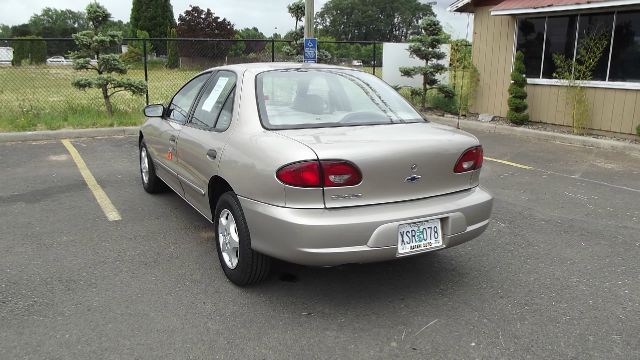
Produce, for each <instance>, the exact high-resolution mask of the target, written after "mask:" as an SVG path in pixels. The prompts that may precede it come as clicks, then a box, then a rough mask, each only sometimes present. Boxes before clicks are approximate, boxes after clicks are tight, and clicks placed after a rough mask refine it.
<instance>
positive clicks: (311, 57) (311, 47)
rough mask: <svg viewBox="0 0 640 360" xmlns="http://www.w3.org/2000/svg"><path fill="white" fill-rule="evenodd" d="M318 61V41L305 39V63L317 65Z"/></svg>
mask: <svg viewBox="0 0 640 360" xmlns="http://www.w3.org/2000/svg"><path fill="white" fill-rule="evenodd" d="M317 61H318V39H316V38H308V39H304V62H306V63H316V62H317Z"/></svg>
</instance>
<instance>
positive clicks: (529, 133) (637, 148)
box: [428, 115, 640, 155]
mask: <svg viewBox="0 0 640 360" xmlns="http://www.w3.org/2000/svg"><path fill="white" fill-rule="evenodd" d="M428 118H429V120H433V122H436V123H440V124H444V125H449V126H453V127H455V126H456V124H457V123H458V120H457V119H452V118H446V117H441V116H433V115H429V116H428ZM460 128H461V129H462V130H480V131H486V132H492V133H496V134H505V135H517V136H523V137H529V138H535V139H541V140H546V141H551V142H558V143H564V144H571V145H578V146H585V147H593V148H598V149H606V150H614V151H622V152H626V153H634V154H636V155H640V145H637V144H631V143H627V142H624V141H616V140H608V139H597V138H592V137H588V136H577V135H571V134H562V133H555V132H550V131H541V130H533V129H527V128H520V127H512V126H505V125H498V124H494V123H483V122H479V121H474V120H463V119H460Z"/></svg>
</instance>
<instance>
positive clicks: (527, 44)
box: [518, 18, 546, 77]
mask: <svg viewBox="0 0 640 360" xmlns="http://www.w3.org/2000/svg"><path fill="white" fill-rule="evenodd" d="M545 21H546V18H536V19H531V18H529V19H520V21H518V51H521V52H522V53H523V54H524V55H525V56H524V66H525V68H526V69H527V77H539V76H540V66H541V64H542V44H543V43H544V26H545V25H544V23H545Z"/></svg>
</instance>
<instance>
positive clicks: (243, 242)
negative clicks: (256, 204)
mask: <svg viewBox="0 0 640 360" xmlns="http://www.w3.org/2000/svg"><path fill="white" fill-rule="evenodd" d="M214 227H215V241H216V249H217V250H218V259H219V260H220V266H222V271H223V272H224V274H225V275H226V276H227V278H228V279H229V280H230V281H231V282H232V283H234V284H236V285H238V286H245V285H250V284H255V283H258V282H260V281H263V280H264V279H266V278H267V276H269V272H270V269H271V259H270V258H269V257H268V256H266V255H263V254H260V253H258V252H256V251H254V250H253V249H251V236H250V235H249V227H248V226H247V221H246V219H245V217H244V213H243V211H242V207H241V206H240V201H238V197H237V196H236V195H235V194H234V193H233V192H232V191H229V192H226V193H224V194H222V196H221V197H220V200H218V204H217V206H216V211H215V217H214Z"/></svg>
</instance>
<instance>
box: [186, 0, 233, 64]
mask: <svg viewBox="0 0 640 360" xmlns="http://www.w3.org/2000/svg"><path fill="white" fill-rule="evenodd" d="M176 30H177V32H178V36H179V37H183V38H210V39H233V38H234V36H235V34H236V31H235V29H234V27H233V24H232V23H231V22H230V21H229V20H227V19H226V18H220V17H219V16H216V15H215V14H214V12H213V11H211V9H208V8H207V10H206V11H205V10H203V9H201V8H200V7H198V6H191V7H190V8H189V9H187V10H185V12H184V13H183V14H180V16H178V27H177V29H176ZM178 48H179V50H180V56H184V57H208V58H211V59H223V58H224V57H225V56H226V55H227V53H228V52H229V48H230V44H228V43H221V42H217V41H216V42H206V43H204V42H203V43H194V42H188V43H180V44H179V47H178Z"/></svg>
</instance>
